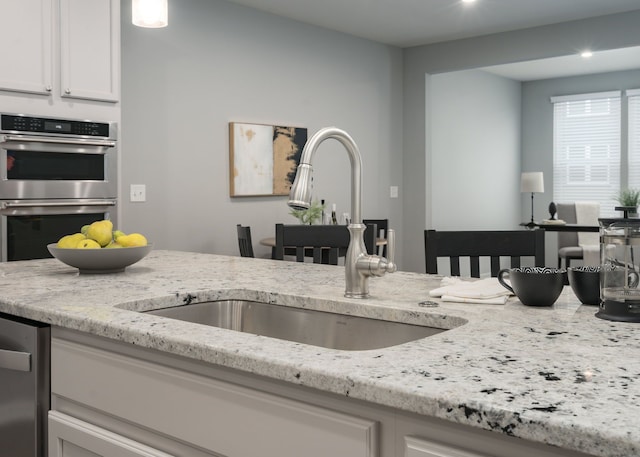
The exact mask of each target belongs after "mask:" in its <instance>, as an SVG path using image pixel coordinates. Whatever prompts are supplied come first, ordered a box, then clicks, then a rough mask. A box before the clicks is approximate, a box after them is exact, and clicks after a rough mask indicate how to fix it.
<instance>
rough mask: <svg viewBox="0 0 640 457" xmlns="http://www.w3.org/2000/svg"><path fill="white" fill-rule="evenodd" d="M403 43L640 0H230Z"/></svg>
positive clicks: (631, 5)
mask: <svg viewBox="0 0 640 457" xmlns="http://www.w3.org/2000/svg"><path fill="white" fill-rule="evenodd" d="M230 1H231V2H233V3H237V4H240V5H245V6H249V7H252V8H255V9H258V10H262V11H266V12H269V13H273V14H276V15H279V16H284V17H287V18H290V19H295V20H298V21H301V22H306V23H308V24H313V25H317V26H320V27H325V28H328V29H331V30H336V31H339V32H343V33H347V34H350V35H355V36H358V37H361V38H367V39H369V40H373V41H377V42H380V43H385V44H389V45H393V46H399V47H409V46H416V45H424V44H430V43H436V42H440V41H448V40H455V39H459V38H469V37H473V36H479V35H487V34H491V33H498V32H506V31H510V30H517V29H522V28H528V27H536V26H541V25H548V24H555V23H559V22H566V21H572V20H577V19H586V18H589V17H596V16H603V15H607V14H615V13H621V12H626V11H632V10H638V9H640V0H477V1H476V2H475V3H472V4H465V3H463V2H462V1H461V0H230Z"/></svg>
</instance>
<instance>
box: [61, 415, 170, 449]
mask: <svg viewBox="0 0 640 457" xmlns="http://www.w3.org/2000/svg"><path fill="white" fill-rule="evenodd" d="M49 457H174V456H172V455H170V454H166V453H164V452H161V451H158V450H156V449H153V448H151V447H149V446H146V445H144V444H141V443H138V442H136V441H133V440H130V439H128V438H125V437H123V436H120V435H118V434H116V433H112V432H110V431H108V430H104V429H102V428H100V427H96V426H94V425H91V424H88V423H86V422H83V421H81V420H78V419H76V418H74V417H71V416H67V415H66V414H62V413H59V412H56V411H51V412H49Z"/></svg>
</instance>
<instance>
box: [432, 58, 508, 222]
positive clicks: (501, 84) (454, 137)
mask: <svg viewBox="0 0 640 457" xmlns="http://www.w3.org/2000/svg"><path fill="white" fill-rule="evenodd" d="M430 82H431V88H430V92H431V94H432V96H431V106H430V108H431V116H430V117H431V128H430V130H431V137H430V138H429V141H430V143H431V154H432V155H431V169H430V170H428V173H429V175H430V177H431V181H432V183H433V188H432V192H431V205H432V228H434V229H436V230H461V229H468V230H482V229H484V230H491V229H496V228H510V229H515V228H517V227H518V224H519V223H520V222H521V221H520V217H519V214H520V195H519V188H518V186H519V179H518V178H519V176H520V112H521V107H520V100H521V93H520V82H518V81H513V80H511V79H508V78H503V77H500V76H495V75H492V74H489V73H486V72H484V71H481V70H466V71H457V72H452V73H442V74H439V75H434V76H432V77H431V78H430Z"/></svg>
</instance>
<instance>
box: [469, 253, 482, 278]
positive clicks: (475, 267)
mask: <svg viewBox="0 0 640 457" xmlns="http://www.w3.org/2000/svg"><path fill="white" fill-rule="evenodd" d="M469 265H470V267H471V276H472V277H474V278H479V277H480V257H479V256H477V255H474V256H471V257H469Z"/></svg>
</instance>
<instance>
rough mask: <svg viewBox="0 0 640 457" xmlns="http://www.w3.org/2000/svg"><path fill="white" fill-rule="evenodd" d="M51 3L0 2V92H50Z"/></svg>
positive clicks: (39, 0)
mask: <svg viewBox="0 0 640 457" xmlns="http://www.w3.org/2000/svg"><path fill="white" fill-rule="evenodd" d="M52 5H53V0H0V11H2V14H0V43H2V46H1V47H0V58H1V59H2V63H1V64H0V89H3V90H9V91H16V92H27V93H34V94H49V93H51V90H52V85H53V81H52V67H51V59H52V54H53V46H52V44H53V40H52V36H53V35H52V22H53V21H52V14H53V6H52Z"/></svg>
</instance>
